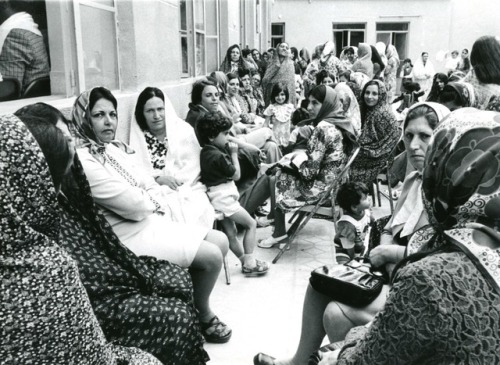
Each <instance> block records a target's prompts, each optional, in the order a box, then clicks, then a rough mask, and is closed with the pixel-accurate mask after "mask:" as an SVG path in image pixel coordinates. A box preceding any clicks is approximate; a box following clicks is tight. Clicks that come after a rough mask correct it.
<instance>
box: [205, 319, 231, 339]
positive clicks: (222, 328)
mask: <svg viewBox="0 0 500 365" xmlns="http://www.w3.org/2000/svg"><path fill="white" fill-rule="evenodd" d="M200 325H201V332H202V334H203V337H205V340H207V342H211V343H226V342H228V341H229V339H230V338H231V335H232V334H233V331H232V330H231V329H230V328H229V327H228V325H227V324H225V323H224V322H221V320H220V319H219V317H217V316H213V318H212V319H211V320H210V321H209V322H207V323H203V322H201V321H200Z"/></svg>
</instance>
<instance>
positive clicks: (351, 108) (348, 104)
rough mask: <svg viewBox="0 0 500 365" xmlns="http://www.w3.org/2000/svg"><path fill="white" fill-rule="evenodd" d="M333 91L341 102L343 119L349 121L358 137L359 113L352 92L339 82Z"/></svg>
mask: <svg viewBox="0 0 500 365" xmlns="http://www.w3.org/2000/svg"><path fill="white" fill-rule="evenodd" d="M335 91H336V92H337V94H338V96H339V98H340V101H341V102H342V106H343V108H344V115H345V117H346V118H347V119H350V121H351V123H352V125H353V127H354V130H355V132H356V135H359V133H360V131H361V112H360V111H359V104H358V100H357V98H356V96H355V95H354V92H353V91H352V89H351V88H350V87H349V86H348V85H347V84H346V83H345V82H339V83H338V84H337V85H336V86H335Z"/></svg>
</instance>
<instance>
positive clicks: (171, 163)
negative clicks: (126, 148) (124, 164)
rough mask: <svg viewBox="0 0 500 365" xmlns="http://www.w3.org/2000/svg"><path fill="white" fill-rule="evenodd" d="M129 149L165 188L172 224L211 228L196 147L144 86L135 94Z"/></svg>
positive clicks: (158, 94) (187, 130) (165, 104)
mask: <svg viewBox="0 0 500 365" xmlns="http://www.w3.org/2000/svg"><path fill="white" fill-rule="evenodd" d="M136 121H137V123H136ZM130 146H131V147H132V148H133V149H134V151H135V154H133V155H132V156H134V157H135V158H136V159H135V161H136V163H137V164H138V165H139V166H141V167H143V168H145V169H146V170H147V171H148V173H149V174H150V175H151V176H153V178H154V179H155V180H156V182H157V183H158V184H159V185H162V186H165V188H164V192H165V193H166V194H165V195H166V199H167V202H168V206H169V207H170V210H171V211H172V213H173V217H174V220H175V221H176V222H184V223H188V224H197V225H201V226H204V227H207V228H211V227H212V226H213V222H214V208H213V207H212V205H211V204H210V201H209V200H208V196H207V194H206V192H207V188H206V186H205V185H204V184H202V183H201V182H200V172H201V169H200V151H201V147H200V144H199V143H198V140H197V138H196V135H195V133H194V130H193V128H191V127H190V126H189V125H188V124H187V123H186V122H184V121H183V120H182V119H180V118H179V117H178V116H177V115H176V113H175V111H174V108H173V107H172V104H171V103H170V100H168V98H167V99H166V98H165V95H164V94H163V92H162V91H161V90H160V89H158V88H155V87H147V88H146V89H144V90H143V91H142V92H141V93H140V94H139V97H138V99H137V104H136V107H135V121H132V123H131V126H130Z"/></svg>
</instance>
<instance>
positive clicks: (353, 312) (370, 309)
mask: <svg viewBox="0 0 500 365" xmlns="http://www.w3.org/2000/svg"><path fill="white" fill-rule="evenodd" d="M389 289H390V286H389V285H384V286H383V288H382V291H381V292H380V294H379V295H378V297H377V298H375V300H374V301H373V302H371V303H370V304H368V305H367V306H364V307H353V306H349V305H347V304H343V303H340V302H337V301H332V302H330V303H329V304H328V306H327V307H326V309H325V312H324V315H323V322H324V324H325V330H326V332H327V334H328V337H329V338H330V339H331V341H340V340H343V339H344V337H345V335H346V334H347V332H348V330H349V329H351V328H352V327H355V326H362V325H365V324H367V323H368V322H370V321H372V320H373V318H374V317H375V315H376V314H377V313H378V312H380V311H381V310H382V309H384V306H385V302H386V300H387V295H388V293H389ZM338 321H342V322H344V325H345V326H346V328H344V330H345V333H331V332H336V331H338V328H336V325H337V322H338ZM347 322H349V323H350V325H348V324H347ZM330 328H331V329H332V330H331V331H329V329H330Z"/></svg>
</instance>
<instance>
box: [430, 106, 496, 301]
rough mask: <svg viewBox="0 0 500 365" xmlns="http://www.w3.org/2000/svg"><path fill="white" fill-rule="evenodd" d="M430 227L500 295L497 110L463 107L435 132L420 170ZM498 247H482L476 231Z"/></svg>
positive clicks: (482, 244) (481, 241)
mask: <svg viewBox="0 0 500 365" xmlns="http://www.w3.org/2000/svg"><path fill="white" fill-rule="evenodd" d="M422 190H423V199H424V203H425V206H426V209H427V213H428V215H429V221H430V222H431V224H432V225H433V226H434V229H435V230H436V232H438V234H440V235H441V237H443V238H444V239H445V240H446V241H452V242H454V243H455V244H457V245H458V246H460V247H461V248H463V249H464V251H465V252H466V253H467V255H468V256H469V257H470V258H471V259H472V261H473V262H475V263H476V264H478V265H479V268H480V270H481V272H482V273H483V275H485V277H486V278H487V279H488V281H489V282H490V283H492V285H494V287H495V288H496V289H497V291H498V292H499V293H500V234H499V232H498V230H499V229H500V224H499V222H500V113H496V112H489V111H478V110H476V109H472V108H463V109H459V110H456V111H455V112H453V113H451V114H450V115H449V116H448V118H446V119H445V120H444V121H443V122H442V123H441V124H439V125H438V127H437V128H436V129H435V131H434V138H433V141H432V143H431V145H430V146H429V149H428V151H427V156H426V167H425V169H424V173H423V184H422ZM481 233H482V234H486V235H488V236H489V237H490V238H491V239H492V240H493V241H494V242H496V247H493V248H490V247H486V246H485V245H484V243H483V240H481V239H479V240H478V239H477V238H478V237H479V236H480V234H481Z"/></svg>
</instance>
